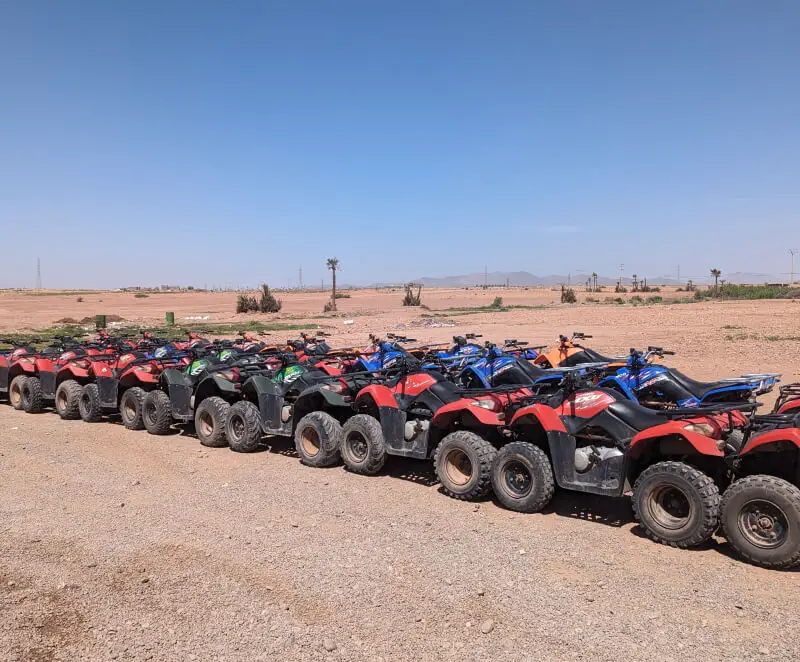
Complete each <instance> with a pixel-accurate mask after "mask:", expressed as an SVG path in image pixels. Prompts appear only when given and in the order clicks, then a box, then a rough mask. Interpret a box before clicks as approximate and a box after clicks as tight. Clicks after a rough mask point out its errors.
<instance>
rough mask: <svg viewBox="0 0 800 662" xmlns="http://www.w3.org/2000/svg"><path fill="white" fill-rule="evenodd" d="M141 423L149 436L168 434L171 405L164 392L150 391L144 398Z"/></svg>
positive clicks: (170, 427)
mask: <svg viewBox="0 0 800 662" xmlns="http://www.w3.org/2000/svg"><path fill="white" fill-rule="evenodd" d="M142 422H143V423H144V427H145V429H146V430H147V431H148V432H149V433H150V434H159V435H160V434H169V431H170V430H171V429H172V403H171V402H170V400H169V396H168V395H167V394H166V393H164V391H150V393H148V394H147V395H146V396H145V399H144V406H143V408H142Z"/></svg>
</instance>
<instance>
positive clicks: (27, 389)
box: [22, 376, 44, 414]
mask: <svg viewBox="0 0 800 662" xmlns="http://www.w3.org/2000/svg"><path fill="white" fill-rule="evenodd" d="M22 408H23V409H24V410H25V411H26V412H27V413H29V414H41V413H42V410H43V409H44V403H43V398H42V382H41V381H40V380H39V378H38V377H34V376H30V377H28V379H26V380H25V382H24V383H23V384H22Z"/></svg>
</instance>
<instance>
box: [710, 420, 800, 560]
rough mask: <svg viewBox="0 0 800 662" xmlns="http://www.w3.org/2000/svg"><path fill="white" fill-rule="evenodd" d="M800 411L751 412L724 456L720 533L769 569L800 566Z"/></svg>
mask: <svg viewBox="0 0 800 662" xmlns="http://www.w3.org/2000/svg"><path fill="white" fill-rule="evenodd" d="M798 414H800V410H798V409H796V408H795V409H793V410H791V411H790V412H789V413H785V414H767V415H763V416H753V417H752V419H751V425H750V426H749V427H748V428H747V429H746V431H745V435H744V437H743V439H742V441H741V446H740V447H739V448H738V449H736V453H734V454H733V455H731V456H729V457H727V458H726V461H727V464H728V470H729V472H728V475H727V476H726V478H727V479H728V487H727V489H726V490H725V491H724V492H723V494H722V503H721V504H720V523H721V525H722V531H723V533H724V534H725V537H726V538H727V539H728V542H729V543H730V544H731V546H732V547H733V548H734V549H735V550H736V551H737V552H738V554H739V555H740V556H741V557H742V558H743V559H744V560H746V561H748V562H750V563H753V564H755V565H760V566H763V567H765V568H778V569H785V568H793V567H796V566H798V565H800V427H799V426H800V417H798Z"/></svg>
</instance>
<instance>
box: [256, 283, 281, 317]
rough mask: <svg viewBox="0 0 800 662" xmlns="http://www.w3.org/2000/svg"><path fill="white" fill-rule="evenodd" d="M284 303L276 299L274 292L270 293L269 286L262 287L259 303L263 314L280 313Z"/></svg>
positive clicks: (263, 285)
mask: <svg viewBox="0 0 800 662" xmlns="http://www.w3.org/2000/svg"><path fill="white" fill-rule="evenodd" d="M282 306H283V303H282V302H281V300H280V299H276V298H275V297H274V296H273V295H272V292H270V291H269V285H267V284H266V283H264V284H262V285H261V300H260V301H259V302H258V310H259V311H261V312H262V313H277V312H280V309H281V307H282Z"/></svg>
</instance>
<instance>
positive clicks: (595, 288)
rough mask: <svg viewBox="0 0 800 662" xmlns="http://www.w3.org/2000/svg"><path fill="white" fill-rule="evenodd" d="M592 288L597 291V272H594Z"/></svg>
mask: <svg viewBox="0 0 800 662" xmlns="http://www.w3.org/2000/svg"><path fill="white" fill-rule="evenodd" d="M592 289H593V290H594V291H595V292H597V272H596V271H593V272H592Z"/></svg>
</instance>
